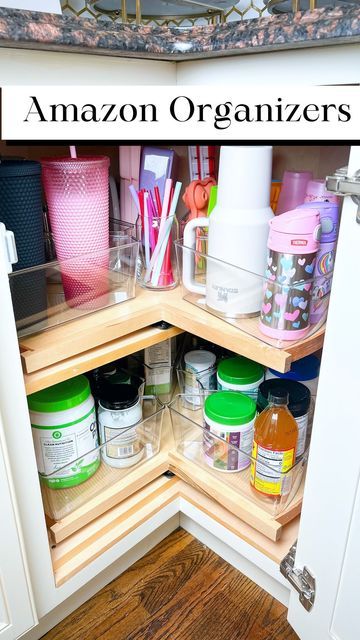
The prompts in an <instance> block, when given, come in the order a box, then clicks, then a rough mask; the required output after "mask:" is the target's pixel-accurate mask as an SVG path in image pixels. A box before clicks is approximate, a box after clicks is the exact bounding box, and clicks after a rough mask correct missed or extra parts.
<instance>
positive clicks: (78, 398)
mask: <svg viewBox="0 0 360 640" xmlns="http://www.w3.org/2000/svg"><path fill="white" fill-rule="evenodd" d="M28 405H29V410H30V419H31V427H32V434H33V440H34V447H35V455H36V461H37V467H38V471H39V474H40V479H41V482H42V483H43V484H45V485H47V486H48V487H51V488H52V489H66V488H68V487H74V486H76V485H78V484H81V483H82V482H85V480H87V479H88V478H90V477H91V476H92V475H94V473H95V471H96V470H97V468H98V466H99V464H100V453H99V451H98V450H97V449H96V447H97V446H98V432H97V426H96V416H95V404H94V398H93V397H92V395H91V391H90V384H89V381H88V379H87V378H86V377H85V376H77V377H76V378H72V379H71V380H66V381H65V382H60V383H59V384H55V385H54V386H52V387H49V388H48V389H43V390H42V391H38V392H37V393H33V394H32V395H30V396H29V397H28ZM94 449H95V451H94Z"/></svg>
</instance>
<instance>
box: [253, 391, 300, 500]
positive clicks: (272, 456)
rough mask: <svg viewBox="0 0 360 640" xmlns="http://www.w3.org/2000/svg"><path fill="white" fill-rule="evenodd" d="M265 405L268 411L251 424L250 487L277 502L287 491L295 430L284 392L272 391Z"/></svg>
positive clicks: (292, 462)
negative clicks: (253, 429) (252, 433)
mask: <svg viewBox="0 0 360 640" xmlns="http://www.w3.org/2000/svg"><path fill="white" fill-rule="evenodd" d="M268 401H269V406H268V408H267V409H265V410H264V411H262V413H260V414H259V415H258V417H257V418H256V420H255V431H254V441H253V448H252V461H251V470H250V484H251V486H252V487H253V489H254V490H255V491H256V492H257V493H260V494H262V495H264V496H267V497H270V498H273V499H279V498H281V497H282V496H285V495H287V494H288V493H289V492H290V489H291V478H290V475H288V476H287V475H286V472H288V471H289V470H290V469H291V467H293V465H294V464H295V456H296V447H297V440H298V426H297V423H296V420H295V418H294V417H293V416H292V415H291V413H290V411H289V409H288V407H287V405H288V401H289V394H288V393H287V392H286V391H285V390H284V389H282V388H276V387H275V388H274V389H272V391H271V392H270V394H269V397H268Z"/></svg>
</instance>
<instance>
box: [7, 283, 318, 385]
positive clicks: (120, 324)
mask: <svg viewBox="0 0 360 640" xmlns="http://www.w3.org/2000/svg"><path fill="white" fill-rule="evenodd" d="M160 320H165V321H166V322H169V323H170V324H172V325H174V327H177V328H178V330H179V331H180V330H183V331H189V332H190V333H194V334H196V335H198V336H201V337H203V338H205V339H208V340H210V341H212V342H215V343H216V344H220V346H223V347H225V348H227V349H229V350H232V351H234V352H235V353H239V354H242V355H244V356H246V357H249V358H251V359H253V360H255V361H257V362H260V363H261V364H263V365H265V366H269V367H271V368H273V369H276V370H277V371H282V372H285V371H287V370H288V369H289V368H290V365H291V362H292V361H293V360H297V359H299V358H301V357H303V356H304V355H308V354H309V353H313V352H315V351H317V350H318V349H319V348H321V346H322V343H323V337H324V328H322V329H321V330H320V331H318V332H317V333H316V334H314V335H313V336H310V337H308V338H306V339H305V340H303V341H300V342H299V343H297V344H295V345H294V344H292V345H289V347H287V348H286V349H278V348H275V347H272V346H270V345H268V344H266V343H265V342H262V341H261V340H259V339H257V338H255V337H253V336H251V335H249V334H247V333H245V332H244V331H241V330H240V329H238V328H236V327H233V326H231V325H229V324H227V323H226V322H224V321H223V320H221V319H220V318H217V317H215V316H213V315H211V314H209V313H207V312H206V311H204V310H202V309H199V308H198V307H196V306H194V305H193V304H191V303H190V302H187V301H186V300H183V298H182V293H181V288H179V287H178V288H177V289H174V290H173V291H164V292H156V293H154V292H150V291H144V290H142V289H140V290H139V291H138V295H137V297H136V298H134V300H130V301H128V302H126V303H124V304H119V305H115V306H114V307H111V308H110V309H105V310H103V311H97V312H95V313H93V314H91V315H89V316H85V317H83V318H80V319H79V320H77V321H73V322H69V323H68V324H65V325H61V326H59V327H58V328H54V329H50V330H49V331H45V332H43V333H41V334H36V335H33V336H29V337H23V338H20V340H19V343H20V350H21V359H22V362H23V367H24V370H25V373H26V374H32V373H35V372H37V371H39V370H43V371H42V373H41V375H40V377H39V379H40V378H41V380H42V382H41V384H42V388H44V387H45V386H49V385H50V384H52V382H51V380H52V379H53V373H54V371H51V369H50V368H51V367H52V366H55V365H59V367H60V368H59V370H60V371H61V369H62V367H61V366H60V363H62V362H64V361H65V360H66V359H71V358H75V360H76V359H77V358H80V356H81V354H83V355H84V358H83V360H82V362H83V363H84V364H83V366H87V365H85V363H86V358H87V356H86V354H88V355H89V356H90V362H89V366H88V368H89V369H90V368H91V366H92V362H93V361H94V360H93V357H95V355H96V354H95V352H94V349H95V348H99V349H101V348H104V349H105V353H106V357H108V356H109V358H111V343H113V344H115V343H116V349H118V348H119V349H120V342H119V341H120V339H123V340H124V341H125V339H126V338H125V337H126V336H127V337H128V338H129V340H130V341H131V337H130V334H132V333H133V331H132V330H133V329H134V328H135V327H136V329H137V331H139V330H141V329H145V328H149V326H150V325H152V324H154V323H156V322H159V321H160ZM135 333H137V332H135ZM106 345H109V349H107V348H106ZM124 348H125V346H124ZM114 358H115V356H114ZM109 361H110V360H108V362H109ZM69 365H70V366H71V363H70V362H69ZM64 367H65V368H66V365H64ZM47 370H49V374H50V377H49V381H48V382H46V372H47ZM69 373H71V371H70V370H69ZM73 375H75V374H73ZM27 382H28V384H30V380H29V379H27Z"/></svg>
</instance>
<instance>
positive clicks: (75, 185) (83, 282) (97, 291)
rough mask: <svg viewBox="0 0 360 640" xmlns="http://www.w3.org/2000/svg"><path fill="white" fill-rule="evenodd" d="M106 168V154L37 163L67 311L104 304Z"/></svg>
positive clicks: (107, 216) (106, 223) (107, 210)
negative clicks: (59, 265)
mask: <svg viewBox="0 0 360 640" xmlns="http://www.w3.org/2000/svg"><path fill="white" fill-rule="evenodd" d="M109 164H110V160H109V158H107V157H106V156H93V157H83V158H46V159H44V160H42V176H43V185H44V191H45V197H46V202H47V206H48V211H49V220H50V226H51V231H52V233H53V237H54V244H55V250H56V255H57V258H58V260H59V262H60V264H61V275H62V280H63V286H64V293H65V299H66V302H67V304H68V305H69V306H71V307H83V308H97V307H98V306H102V305H103V304H104V303H106V298H107V295H108V290H109V285H108V263H109V256H108V247H109Z"/></svg>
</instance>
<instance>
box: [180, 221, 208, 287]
mask: <svg viewBox="0 0 360 640" xmlns="http://www.w3.org/2000/svg"><path fill="white" fill-rule="evenodd" d="M208 226H209V218H193V219H192V220H189V222H188V223H187V225H186V226H185V229H184V240H183V247H184V249H183V274H182V276H183V284H184V286H185V288H186V289H188V290H189V291H191V292H192V293H200V294H201V295H203V296H205V295H206V287H205V285H204V284H199V283H198V282H195V254H194V253H193V251H195V250H196V233H195V229H197V228H199V227H202V228H204V227H208ZM186 248H188V249H192V250H193V251H186Z"/></svg>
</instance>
